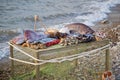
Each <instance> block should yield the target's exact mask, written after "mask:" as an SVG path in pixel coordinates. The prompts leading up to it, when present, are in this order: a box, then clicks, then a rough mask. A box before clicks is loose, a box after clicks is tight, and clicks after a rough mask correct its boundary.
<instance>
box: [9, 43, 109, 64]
mask: <svg viewBox="0 0 120 80" xmlns="http://www.w3.org/2000/svg"><path fill="white" fill-rule="evenodd" d="M9 44H10V45H11V46H13V47H14V48H15V49H17V50H18V51H20V52H22V53H24V54H25V55H27V56H29V57H31V58H32V59H34V60H36V61H41V62H40V63H31V62H27V61H23V60H19V59H15V58H11V57H10V59H12V60H15V61H18V62H22V63H27V64H32V65H41V64H45V63H61V62H64V61H73V60H75V59H78V58H81V57H84V56H88V55H89V54H91V53H94V52H96V51H99V50H103V49H106V48H108V47H109V46H110V44H108V45H106V46H103V47H101V48H98V49H94V50H91V51H88V52H82V53H79V54H74V55H70V56H65V57H59V58H54V59H50V60H39V59H37V58H34V57H33V56H31V55H29V54H28V53H26V52H24V51H22V50H21V49H19V48H17V47H15V46H14V45H12V44H11V43H9Z"/></svg>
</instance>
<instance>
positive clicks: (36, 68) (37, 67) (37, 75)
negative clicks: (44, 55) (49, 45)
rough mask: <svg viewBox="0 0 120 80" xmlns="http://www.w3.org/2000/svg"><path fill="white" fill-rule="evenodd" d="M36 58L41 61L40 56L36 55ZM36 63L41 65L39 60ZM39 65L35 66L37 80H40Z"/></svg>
mask: <svg viewBox="0 0 120 80" xmlns="http://www.w3.org/2000/svg"><path fill="white" fill-rule="evenodd" d="M35 57H36V58H37V59H39V54H38V53H36V55H35ZM35 63H39V61H37V60H35ZM39 67H40V66H39V65H36V66H35V74H36V75H35V77H36V80H40V79H39Z"/></svg>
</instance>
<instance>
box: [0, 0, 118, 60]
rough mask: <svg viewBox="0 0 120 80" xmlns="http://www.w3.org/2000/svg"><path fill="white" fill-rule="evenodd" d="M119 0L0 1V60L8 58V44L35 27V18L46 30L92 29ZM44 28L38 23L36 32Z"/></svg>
mask: <svg viewBox="0 0 120 80" xmlns="http://www.w3.org/2000/svg"><path fill="white" fill-rule="evenodd" d="M116 4H120V0H0V59H2V58H3V57H5V56H7V55H9V46H8V44H7V43H6V42H8V41H9V40H10V39H12V38H13V37H14V36H15V35H17V34H18V33H21V32H22V30H24V29H33V28H34V15H38V16H39V18H40V19H41V20H42V23H43V24H45V25H46V26H47V27H52V28H57V29H58V28H61V27H64V25H66V24H69V23H74V22H80V23H84V24H86V25H88V26H91V27H92V26H93V25H94V24H95V22H97V21H100V20H102V19H105V18H106V17H107V13H110V12H111V11H110V8H111V7H113V6H115V5H116ZM41 28H43V26H42V24H40V22H37V29H41Z"/></svg>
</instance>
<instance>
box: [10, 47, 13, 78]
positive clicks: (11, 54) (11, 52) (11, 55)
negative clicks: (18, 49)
mask: <svg viewBox="0 0 120 80" xmlns="http://www.w3.org/2000/svg"><path fill="white" fill-rule="evenodd" d="M10 57H11V58H14V55H13V47H12V46H11V45H10ZM11 76H12V77H14V60H11Z"/></svg>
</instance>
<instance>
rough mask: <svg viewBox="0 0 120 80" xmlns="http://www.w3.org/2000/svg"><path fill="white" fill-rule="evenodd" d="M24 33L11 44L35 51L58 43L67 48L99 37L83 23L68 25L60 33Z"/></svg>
mask: <svg viewBox="0 0 120 80" xmlns="http://www.w3.org/2000/svg"><path fill="white" fill-rule="evenodd" d="M23 32H24V33H23V35H19V36H17V37H15V38H13V39H12V40H11V42H12V43H14V44H19V45H22V46H23V47H30V48H33V49H43V48H46V47H49V46H52V45H55V44H58V43H59V44H61V45H64V46H67V45H72V44H79V43H81V42H90V41H94V40H96V36H98V35H95V31H94V30H92V29H91V28H90V27H88V26H87V25H85V24H82V23H72V24H68V25H66V26H64V27H63V28H62V29H60V30H59V31H58V30H57V29H47V30H46V31H44V32H36V31H32V30H24V31H23ZM100 36H101V35H100Z"/></svg>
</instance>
